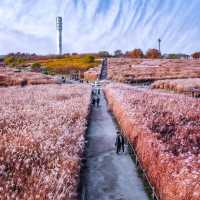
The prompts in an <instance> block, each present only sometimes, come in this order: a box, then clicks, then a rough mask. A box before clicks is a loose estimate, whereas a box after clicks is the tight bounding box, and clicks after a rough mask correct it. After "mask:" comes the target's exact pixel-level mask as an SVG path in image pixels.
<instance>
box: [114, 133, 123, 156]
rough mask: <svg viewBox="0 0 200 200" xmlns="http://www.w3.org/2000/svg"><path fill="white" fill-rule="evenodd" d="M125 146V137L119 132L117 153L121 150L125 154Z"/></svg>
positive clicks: (116, 143) (116, 144)
mask: <svg viewBox="0 0 200 200" xmlns="http://www.w3.org/2000/svg"><path fill="white" fill-rule="evenodd" d="M124 145H125V140H124V137H123V136H122V135H121V134H120V132H119V131H117V137H116V141H115V146H116V153H117V154H119V152H120V151H121V150H122V151H123V152H124Z"/></svg>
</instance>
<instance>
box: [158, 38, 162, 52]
mask: <svg viewBox="0 0 200 200" xmlns="http://www.w3.org/2000/svg"><path fill="white" fill-rule="evenodd" d="M161 41H162V40H161V39H160V38H159V39H158V49H159V51H160V53H161Z"/></svg>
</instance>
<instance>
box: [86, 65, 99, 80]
mask: <svg viewBox="0 0 200 200" xmlns="http://www.w3.org/2000/svg"><path fill="white" fill-rule="evenodd" d="M100 73H101V67H100V66H99V67H94V68H91V69H89V70H88V71H86V72H84V79H85V80H87V81H95V80H97V79H98V78H99V76H100Z"/></svg>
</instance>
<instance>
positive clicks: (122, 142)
mask: <svg viewBox="0 0 200 200" xmlns="http://www.w3.org/2000/svg"><path fill="white" fill-rule="evenodd" d="M120 136H121V145H122V151H123V152H124V144H125V141H124V137H123V136H122V135H120Z"/></svg>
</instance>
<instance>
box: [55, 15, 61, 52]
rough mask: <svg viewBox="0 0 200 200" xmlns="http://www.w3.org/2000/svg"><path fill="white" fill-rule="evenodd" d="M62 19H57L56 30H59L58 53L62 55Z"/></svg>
mask: <svg viewBox="0 0 200 200" xmlns="http://www.w3.org/2000/svg"><path fill="white" fill-rule="evenodd" d="M62 26H63V23H62V17H56V29H57V53H58V54H59V55H62V29H63V28H62Z"/></svg>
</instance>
